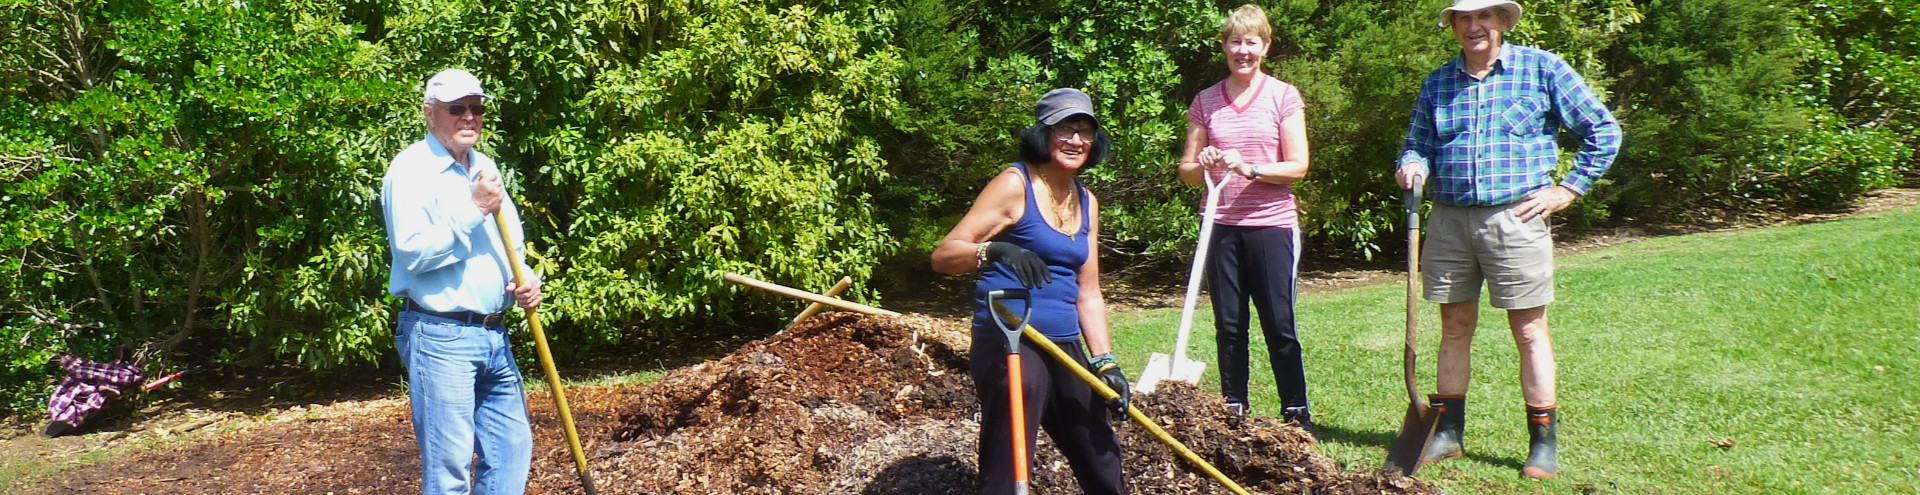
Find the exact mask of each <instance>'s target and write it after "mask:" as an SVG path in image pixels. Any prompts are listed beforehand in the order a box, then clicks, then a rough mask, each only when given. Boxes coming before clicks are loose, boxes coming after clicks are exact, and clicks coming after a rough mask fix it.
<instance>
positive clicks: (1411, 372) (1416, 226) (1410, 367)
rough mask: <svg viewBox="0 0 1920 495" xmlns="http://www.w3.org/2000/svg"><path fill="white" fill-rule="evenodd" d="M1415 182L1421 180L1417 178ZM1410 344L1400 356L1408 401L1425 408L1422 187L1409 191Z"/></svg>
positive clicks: (1422, 408)
mask: <svg viewBox="0 0 1920 495" xmlns="http://www.w3.org/2000/svg"><path fill="white" fill-rule="evenodd" d="M1416 182H1418V180H1417V179H1416ZM1405 201H1406V203H1407V205H1406V206H1407V348H1406V354H1405V355H1403V356H1402V357H1401V359H1400V364H1401V366H1402V367H1403V368H1405V369H1404V370H1403V372H1404V374H1405V375H1406V379H1407V401H1408V403H1409V404H1413V407H1414V408H1415V409H1419V410H1425V409H1426V408H1427V398H1426V397H1421V396H1420V376H1419V371H1418V370H1417V369H1416V364H1417V363H1416V356H1417V355H1418V353H1417V352H1415V349H1416V348H1418V347H1419V346H1420V338H1419V321H1420V293H1419V288H1418V285H1419V283H1420V188H1419V186H1415V187H1414V188H1413V189H1410V190H1408V191H1407V194H1406V198H1405Z"/></svg>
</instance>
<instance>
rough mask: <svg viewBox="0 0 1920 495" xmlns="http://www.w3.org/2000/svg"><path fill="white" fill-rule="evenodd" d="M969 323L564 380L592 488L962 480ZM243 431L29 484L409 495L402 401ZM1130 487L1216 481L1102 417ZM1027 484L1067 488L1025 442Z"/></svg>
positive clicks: (1321, 463) (1198, 420)
mask: <svg viewBox="0 0 1920 495" xmlns="http://www.w3.org/2000/svg"><path fill="white" fill-rule="evenodd" d="M966 349H967V336H966V334H965V333H964V332H963V330H962V329H961V328H960V327H958V326H955V325H954V324H952V323H951V322H948V321H944V320H940V319H934V318H929V317H924V316H906V317H900V318H890V317H867V316H859V315H851V314H844V313H831V314H827V315H822V316H817V317H814V318H813V319H811V320H808V321H807V322H804V323H803V324H802V325H800V326H799V327H796V328H794V329H792V330H790V331H788V332H786V333H784V334H780V335H777V336H774V337H771V338H768V339H763V340H759V341H754V342H751V343H748V344H747V345H746V346H743V347H741V348H740V349H738V350H736V351H734V352H733V353H731V354H729V355H727V356H725V357H722V358H720V359H718V360H714V361H708V362H705V363H702V364H698V365H694V366H689V367H685V368H681V369H678V370H675V371H673V372H672V373H670V374H668V375H667V376H666V377H663V378H661V379H660V380H658V381H656V382H654V383H652V384H649V385H637V386H629V387H591V388H576V389H570V390H569V391H568V398H569V402H570V403H571V405H572V406H573V414H574V418H575V421H576V423H577V424H578V426H579V428H580V430H581V431H580V433H581V436H582V437H583V444H584V445H585V449H586V451H587V453H588V457H589V458H590V461H589V463H590V464H591V466H592V467H593V471H594V477H595V480H596V485H597V488H599V491H600V492H601V493H607V494H626V493H636V494H638V493H647V494H651V493H699V494H710V493H742V494H760V493H766V494H774V493H781V494H785V493H804V494H816V493H862V494H937V493H972V492H973V491H974V487H973V486H972V484H973V476H974V473H975V471H976V470H975V467H974V464H973V462H974V458H975V452H974V449H975V445H976V440H975V439H976V435H978V433H979V423H978V422H977V421H976V420H975V419H974V418H975V417H976V416H975V415H976V414H977V412H978V410H979V406H978V404H977V403H976V402H975V400H974V397H973V384H972V380H971V379H970V378H969V377H968V375H967V372H966V363H967V358H966ZM529 403H530V404H531V405H532V416H533V421H534V430H535V431H534V438H535V453H534V465H533V475H532V480H531V482H530V485H531V486H530V487H529V490H528V492H529V493H579V492H580V489H579V481H578V479H577V478H576V477H575V474H574V465H573V459H572V456H571V454H570V453H569V452H568V450H567V448H566V446H565V443H564V441H563V440H562V439H563V438H564V435H563V434H562V433H561V432H560V427H559V425H558V421H557V420H556V419H555V417H554V415H553V414H552V403H551V401H550V400H549V399H548V398H547V397H546V396H544V395H535V396H531V397H530V398H529ZM1135 404H1138V405H1139V407H1140V408H1141V409H1142V411H1144V412H1146V413H1147V415H1148V416H1149V417H1152V418H1154V419H1155V420H1156V421H1158V422H1159V423H1160V424H1161V426H1163V427H1164V428H1165V429H1166V430H1167V431H1168V432H1169V433H1171V434H1172V435H1173V436H1174V437H1175V438H1178V439H1180V440H1181V441H1183V442H1185V443H1186V444H1187V446H1188V447H1189V448H1191V449H1193V451H1195V452H1196V453H1198V454H1200V455H1201V456H1202V457H1204V458H1206V459H1207V460H1208V462H1211V463H1213V464H1214V465H1215V466H1216V467H1218V468H1219V469H1220V470H1221V471H1222V472H1224V473H1226V474H1227V476H1228V477H1230V478H1232V479H1234V480H1235V481H1237V482H1239V483H1241V484H1242V485H1244V486H1246V487H1247V488H1248V489H1250V490H1253V491H1255V492H1257V493H1276V494H1277V493H1432V492H1434V491H1435V490H1434V489H1433V487H1432V486H1431V485H1428V484H1426V483H1425V482H1421V481H1418V480H1415V479H1411V478H1405V477H1401V476H1398V475H1397V474H1395V473H1392V472H1365V471H1342V470H1341V469H1340V468H1339V467H1338V466H1337V465H1336V464H1334V463H1333V462H1332V461H1331V460H1329V459H1327V458H1326V457H1324V456H1322V455H1320V454H1319V453H1318V452H1317V451H1316V450H1315V449H1314V442H1313V439H1312V438H1311V437H1310V436H1308V435H1307V434H1306V433H1305V432H1303V431H1301V430H1299V429H1297V428H1295V427H1293V426H1291V425H1289V424H1283V423H1281V422H1279V421H1278V420H1275V419H1271V418H1259V417H1255V418H1249V419H1247V420H1244V421H1242V420H1240V419H1238V418H1236V417H1233V416H1231V415H1229V414H1227V413H1226V412H1225V407H1224V405H1223V404H1222V403H1221V402H1220V399H1219V398H1217V397H1213V396H1211V395H1210V394H1206V393H1203V392H1201V391H1200V390H1199V389H1197V388H1194V387H1191V386H1181V385H1178V384H1174V385H1163V386H1162V388H1161V390H1159V391H1156V393H1154V394H1152V395H1140V396H1137V397H1136V401H1135ZM240 423H245V424H246V425H247V426H244V428H245V429H246V430H245V431H240V432H236V433H231V434H225V435H219V436H217V437H216V438H213V439H211V440H208V441H203V442H197V443H191V444H187V445H183V446H177V447H172V448H160V449H151V450H146V451H142V452H139V453H135V454H131V455H128V456H124V457H121V458H119V459H117V460H114V461H110V462H108V463H105V464H102V465H98V466H93V467H89V468H86V469H83V470H80V471H76V472H71V473H68V474H67V475H66V476H65V477H63V478H60V479H57V480H49V481H47V482H43V483H41V484H39V485H37V486H35V487H33V489H32V490H31V491H30V493H80V492H85V493H316V494H318V493H337V494H373V493H396V494H398V493H416V492H417V491H418V489H419V488H418V469H419V468H418V466H419V464H418V462H419V461H418V459H417V457H416V454H415V451H414V446H413V439H412V431H411V425H410V424H409V416H408V414H407V409H406V406H405V403H404V400H401V399H386V400H378V401H364V402H350V403H341V404H337V405H334V406H326V407H313V408H295V409H290V410H286V411H283V413H281V414H277V415H274V417H272V418H262V419H260V420H257V421H252V422H247V421H239V420H236V421H235V423H234V424H240ZM1120 434H1121V436H1122V442H1123V443H1124V444H1125V445H1126V446H1127V452H1126V453H1125V468H1124V470H1125V472H1126V473H1127V475H1128V477H1129V483H1130V485H1131V486H1132V489H1133V491H1134V493H1142V494H1187V493H1225V490H1224V489H1223V488H1221V487H1220V486H1219V485H1218V484H1217V483H1216V482H1214V481H1213V480H1212V479H1211V478H1209V477H1208V476H1206V475H1205V474H1203V472H1202V471H1199V470H1197V469H1194V468H1193V467H1192V466H1189V465H1187V464H1186V463H1185V462H1183V461H1179V460H1177V457H1176V456H1175V455H1174V454H1173V452H1172V451H1171V450H1169V449H1168V448H1167V447H1166V446H1164V445H1161V444H1160V443H1158V442H1157V441H1155V440H1153V438H1152V437H1151V436H1148V435H1147V434H1146V432H1145V431H1144V430H1142V429H1141V428H1139V427H1138V426H1137V425H1131V424H1129V425H1128V426H1126V427H1124V428H1122V429H1121V430H1120ZM1040 443H1041V447H1040V448H1039V449H1038V451H1037V453H1036V454H1037V456H1036V457H1037V458H1036V460H1035V462H1034V463H1033V466H1034V473H1033V489H1034V493H1074V492H1077V491H1078V487H1077V486H1076V483H1075V481H1074V479H1073V477H1072V475H1071V473H1070V470H1069V468H1068V467H1067V466H1066V463H1065V461H1064V459H1063V458H1061V457H1060V456H1059V455H1058V454H1057V453H1056V452H1055V451H1054V449H1053V448H1051V447H1050V443H1049V441H1048V440H1047V439H1046V438H1045V437H1044V435H1043V436H1042V438H1041V439H1040Z"/></svg>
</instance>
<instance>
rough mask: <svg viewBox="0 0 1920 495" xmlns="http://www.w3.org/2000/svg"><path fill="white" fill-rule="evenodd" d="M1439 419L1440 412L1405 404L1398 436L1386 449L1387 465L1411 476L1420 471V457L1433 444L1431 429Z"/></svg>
mask: <svg viewBox="0 0 1920 495" xmlns="http://www.w3.org/2000/svg"><path fill="white" fill-rule="evenodd" d="M1439 419H1440V412H1439V411H1436V410H1434V409H1433V408H1432V407H1420V405H1418V404H1407V416H1406V417H1405V418H1403V419H1401V420H1400V435H1399V436H1396V437H1394V439H1393V445H1391V446H1388V447H1387V465H1388V466H1392V467H1394V468H1395V469H1399V470H1400V474H1403V475H1407V476H1413V472H1414V471H1418V470H1419V469H1420V457H1421V456H1422V455H1424V454H1426V452H1427V445H1428V444H1431V443H1433V427H1434V423H1437V422H1439Z"/></svg>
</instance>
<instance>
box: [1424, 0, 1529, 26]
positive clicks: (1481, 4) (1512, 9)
mask: <svg viewBox="0 0 1920 495" xmlns="http://www.w3.org/2000/svg"><path fill="white" fill-rule="evenodd" d="M1488 7H1499V8H1500V10H1505V11H1507V29H1505V31H1512V30H1513V25H1514V24H1519V23H1520V12H1521V10H1520V4H1519V3H1515V2H1514V1H1513V0H1454V1H1453V6H1452V7H1447V8H1445V9H1441V10H1440V27H1442V28H1446V27H1451V26H1450V25H1449V23H1448V22H1447V21H1448V20H1450V19H1451V18H1452V17H1453V13H1454V12H1473V11H1476V10H1480V9H1484V8H1488Z"/></svg>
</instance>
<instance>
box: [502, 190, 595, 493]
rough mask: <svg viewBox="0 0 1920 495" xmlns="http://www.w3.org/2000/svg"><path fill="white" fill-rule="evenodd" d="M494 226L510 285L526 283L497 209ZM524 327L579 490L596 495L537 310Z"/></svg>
mask: <svg viewBox="0 0 1920 495" xmlns="http://www.w3.org/2000/svg"><path fill="white" fill-rule="evenodd" d="M493 223H494V225H495V226H496V227H498V228H499V229H500V244H502V245H504V246H506V248H507V266H511V267H513V285H514V286H516V287H517V286H520V285H524V284H526V283H527V275H526V273H524V271H523V270H522V269H521V268H520V256H518V255H516V254H515V253H514V248H513V236H512V234H511V233H510V232H511V231H510V230H508V229H507V217H506V216H505V215H502V214H501V213H500V211H499V210H494V212H493ZM527 327H529V328H532V329H533V348H534V350H535V351H536V352H537V353H538V354H539V355H540V369H541V371H545V372H546V374H547V389H549V390H552V391H553V405H554V408H555V409H559V410H560V424H561V425H564V426H565V427H566V430H567V448H569V449H572V450H573V465H574V467H575V468H576V469H577V470H578V471H579V473H580V487H581V488H585V489H586V490H587V495H598V491H597V490H594V488H593V475H592V474H589V473H588V471H587V455H586V452H585V451H583V450H581V448H580V432H579V431H577V430H575V429H574V428H573V411H572V410H570V409H568V408H567V389H566V387H565V386H563V385H561V384H560V372H559V371H555V370H554V369H553V353H552V352H551V351H548V350H547V332H546V329H544V328H542V327H541V326H540V311H539V309H538V308H531V309H528V310H527Z"/></svg>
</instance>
